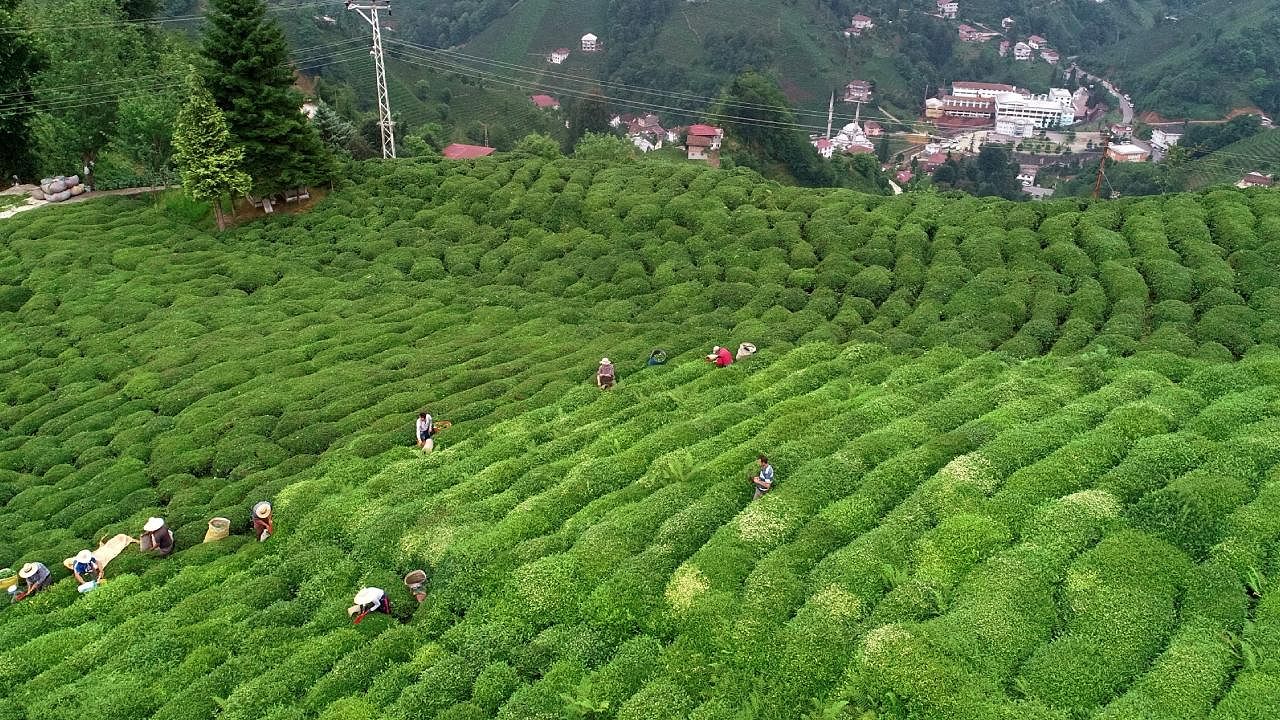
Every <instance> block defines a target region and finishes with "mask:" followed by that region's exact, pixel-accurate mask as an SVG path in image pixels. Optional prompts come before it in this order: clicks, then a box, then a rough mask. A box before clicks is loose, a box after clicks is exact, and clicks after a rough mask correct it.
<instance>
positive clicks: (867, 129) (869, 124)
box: [862, 120, 884, 137]
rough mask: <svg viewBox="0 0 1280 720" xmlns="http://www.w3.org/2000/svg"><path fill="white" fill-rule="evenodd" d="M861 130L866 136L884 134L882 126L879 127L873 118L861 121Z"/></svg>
mask: <svg viewBox="0 0 1280 720" xmlns="http://www.w3.org/2000/svg"><path fill="white" fill-rule="evenodd" d="M862 132H864V133H866V134H867V137H880V136H881V135H883V134H884V128H882V127H880V123H878V122H876V121H875V120H868V121H866V122H864V123H862Z"/></svg>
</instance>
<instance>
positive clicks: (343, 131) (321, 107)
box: [314, 100, 356, 153]
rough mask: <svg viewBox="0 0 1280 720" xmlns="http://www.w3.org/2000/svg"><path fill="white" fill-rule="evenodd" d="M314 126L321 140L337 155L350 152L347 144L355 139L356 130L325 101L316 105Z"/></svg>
mask: <svg viewBox="0 0 1280 720" xmlns="http://www.w3.org/2000/svg"><path fill="white" fill-rule="evenodd" d="M314 124H315V126H316V132H318V133H320V140H321V141H322V142H324V144H325V145H326V146H328V148H329V149H330V150H332V151H333V152H335V153H346V152H348V150H347V143H349V142H351V139H352V138H353V137H355V135H356V129H355V127H354V126H353V125H352V124H351V123H349V122H347V121H346V120H345V119H344V118H343V117H342V116H341V115H339V114H338V111H337V110H334V109H333V108H331V107H329V104H328V103H326V102H325V101H323V100H321V101H319V102H317V103H316V116H315V119H314Z"/></svg>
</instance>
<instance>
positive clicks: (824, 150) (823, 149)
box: [813, 138, 835, 160]
mask: <svg viewBox="0 0 1280 720" xmlns="http://www.w3.org/2000/svg"><path fill="white" fill-rule="evenodd" d="M813 146H814V147H815V148H817V149H818V154H819V155H821V156H822V157H824V158H827V159H828V160H829V159H831V154H832V152H833V151H834V149H835V145H833V144H832V143H831V141H830V140H828V139H827V138H818V139H817V140H814V141H813Z"/></svg>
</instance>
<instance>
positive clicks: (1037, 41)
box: [1027, 35, 1049, 50]
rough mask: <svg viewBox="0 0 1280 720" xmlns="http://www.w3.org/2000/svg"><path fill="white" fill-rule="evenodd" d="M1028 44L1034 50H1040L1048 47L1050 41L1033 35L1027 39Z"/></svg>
mask: <svg viewBox="0 0 1280 720" xmlns="http://www.w3.org/2000/svg"><path fill="white" fill-rule="evenodd" d="M1027 44H1028V45H1030V46H1031V49H1032V50H1039V49H1040V48H1042V47H1045V46H1046V45H1048V44H1049V41H1048V40H1045V39H1044V38H1042V37H1040V36H1039V35H1032V36H1031V37H1029V38H1027Z"/></svg>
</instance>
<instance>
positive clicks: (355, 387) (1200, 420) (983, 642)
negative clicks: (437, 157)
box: [0, 157, 1280, 720]
mask: <svg viewBox="0 0 1280 720" xmlns="http://www.w3.org/2000/svg"><path fill="white" fill-rule="evenodd" d="M1277 237H1280V195H1277V194H1276V193H1266V192H1260V191H1250V192H1237V191H1234V190H1219V191H1214V192H1211V193H1208V194H1202V195H1178V196H1169V197H1163V198H1158V199H1144V200H1140V201H1119V202H1112V203H1092V204H1090V203H1087V202H1083V201H1057V202H1045V203H1036V204H1028V203H1022V204H1013V203H1007V202H1003V201H993V200H979V199H975V198H960V197H950V196H940V195H936V194H928V193H916V194H910V195H902V196H897V197H894V198H882V197H872V196H865V195H859V194H856V193H852V192H848V191H818V190H803V189H797V188H791V187H784V186H780V185H777V184H774V183H766V182H762V181H760V179H759V178H758V177H757V176H755V175H753V174H751V173H749V172H746V171H734V172H717V171H712V170H709V169H706V168H699V167H695V166H692V165H682V164H665V163H642V164H631V165H618V166H606V165H603V164H594V163H587V162H583V161H578V160H569V159H558V160H553V161H546V160H541V159H536V158H521V157H508V158H507V159H501V160H499V159H487V160H483V161H478V162H476V163H475V164H449V163H445V162H430V161H418V162H414V161H397V162H391V163H385V164H376V163H368V164H364V165H361V166H357V168H356V170H355V171H354V175H353V176H352V177H351V178H349V180H348V181H347V182H345V183H344V184H343V186H341V187H340V188H339V189H337V190H336V191H335V192H334V193H333V194H332V195H330V196H329V197H328V198H327V199H326V200H324V201H323V202H322V203H321V204H320V205H319V206H318V207H316V208H315V209H314V210H313V211H311V212H309V213H307V214H304V215H298V216H281V217H274V218H271V219H269V220H265V221H257V222H252V223H247V224H245V225H243V226H241V227H240V228H238V229H235V230H233V231H230V232H228V233H226V234H224V235H220V236H213V235H211V234H210V230H209V221H208V218H207V217H203V216H202V215H201V213H200V212H199V209H198V208H195V209H193V208H190V207H188V206H186V205H185V204H183V203H182V202H180V201H176V200H170V201H168V202H166V203H164V204H162V205H158V206H157V205H153V204H151V203H149V202H144V201H137V200H125V199H106V200H100V201H95V202H88V203H83V204H79V205H72V206H67V207H59V208H47V209H43V210H36V211H32V212H28V213H24V214H22V215H20V216H17V217H15V218H13V219H10V220H7V221H3V222H0V285H3V287H0V367H3V369H4V371H5V372H4V373H3V375H0V392H2V393H3V397H4V405H3V406H2V407H0V563H6V564H15V563H18V564H20V563H22V562H25V561H30V560H42V561H44V562H45V563H47V564H49V565H50V566H51V567H54V569H55V571H56V577H57V580H58V582H57V583H56V584H55V585H54V587H53V588H52V589H50V590H48V591H46V592H43V593H41V594H38V595H35V596H34V597H32V598H30V599H28V600H24V601H22V602H20V603H18V604H16V605H13V606H9V607H4V608H2V609H0V695H3V696H4V697H5V698H6V701H5V702H4V703H0V718H4V719H5V720H35V719H36V718H41V719H44V718H68V719H70V718H76V719H77V720H85V719H89V718H102V719H103V720H106V719H107V718H112V719H117V718H126V717H127V718H157V719H159V718H166V719H167V718H172V719H174V720H178V719H183V720H185V719H187V718H195V717H211V716H217V717H221V718H226V719H228V720H237V719H241V718H245V719H248V718H255V719H257V718H269V719H271V720H285V719H289V720H298V719H303V718H323V719H324V720H339V719H341V720H357V719H360V720H371V719H374V718H378V719H382V718H386V719H387V720H392V719H395V720H401V719H404V720H407V719H409V718H415V719H416V718H441V719H442V720H443V719H449V720H462V719H464V718H477V719H478V718H485V717H499V718H511V719H512V720H515V719H517V718H519V719H520V720H528V719H530V718H547V719H548V720H550V719H553V718H563V717H595V718H613V717H616V718H625V719H627V720H631V719H634V720H640V719H641V718H644V719H645V720H653V719H655V718H671V719H673V720H674V719H675V718H699V719H703V718H800V717H842V716H847V717H877V718H907V717H911V718H962V717H963V718H1009V719H1010V720H1012V719H1013V718H1020V719H1021V718H1046V719H1049V718H1052V719H1056V720H1067V719H1068V718H1081V717H1097V718H1107V719H1110V718H1115V719H1117V720H1118V719H1120V718H1134V717H1161V718H1163V717H1178V718H1213V719H1214V720H1228V719H1232V720H1234V719H1244V718H1260V717H1269V716H1274V715H1275V714H1276V713H1277V712H1280V694H1278V693H1277V688H1278V687H1280V664H1278V663H1280V602H1278V601H1280V593H1277V592H1276V591H1275V589H1274V588H1275V578H1277V577H1280V473H1278V472H1277V470H1276V469H1275V468H1276V465H1277V463H1278V462H1280V442H1277V440H1278V438H1277V433H1278V432H1280V390H1277V385H1278V379H1280V352H1278V351H1277V349H1276V347H1275V345H1276V342H1277V338H1280V276H1278V275H1277V272H1278V271H1277V270H1276V267H1277V259H1280V241H1278V240H1277V239H1276V238H1277ZM743 341H749V342H753V343H755V344H757V345H758V346H759V347H760V353H759V354H757V355H756V356H755V357H752V358H750V359H748V360H745V361H742V362H739V363H736V364H734V365H733V366H731V367H728V368H725V369H714V368H712V367H710V366H708V365H707V364H706V363H705V362H704V361H703V359H702V355H703V354H704V353H706V352H707V351H708V350H709V349H710V348H711V346H712V345H717V344H719V345H734V346H736V345H737V343H739V342H743ZM654 347H663V348H666V349H667V350H668V351H669V354H670V356H671V359H670V361H669V362H668V363H667V364H666V365H662V366H657V367H646V366H645V363H644V360H645V358H646V357H648V355H649V351H650V350H651V349H652V348H654ZM606 355H607V356H608V357H610V358H611V359H613V361H614V363H615V365H616V366H617V367H618V373H619V380H620V384H619V385H618V386H617V387H616V388H614V389H613V390H611V391H608V392H602V391H600V390H597V389H596V388H595V387H594V385H593V384H592V383H591V375H592V372H593V371H594V368H595V365H596V362H597V361H598V360H599V358H600V357H601V356H606ZM424 408H425V409H429V410H431V411H432V412H433V413H434V414H435V416H436V417H437V418H441V419H449V420H452V421H453V422H454V425H453V427H452V428H450V429H448V430H445V431H443V432H442V433H441V434H440V436H439V438H438V439H439V441H440V443H441V447H440V449H438V450H437V451H436V452H435V453H433V454H431V455H427V456H423V455H420V454H418V453H417V452H416V451H414V450H412V449H411V447H410V443H411V441H410V433H411V430H412V423H413V416H414V414H415V413H416V412H417V411H418V410H420V409H424ZM760 452H766V453H768V454H769V455H770V457H771V459H772V461H773V464H774V466H775V467H776V468H777V473H778V476H777V477H778V482H777V485H776V487H775V489H774V490H773V491H772V492H770V493H769V494H767V495H766V496H765V497H764V498H763V499H761V500H759V501H756V502H752V501H751V499H750V498H751V491H750V488H749V486H748V484H747V481H746V474H747V470H748V467H749V466H750V465H751V463H752V462H753V461H754V459H755V457H756V454H757V453H760ZM263 498H270V499H272V500H273V501H274V503H275V506H276V512H277V535H276V536H275V537H273V538H271V539H270V540H269V541H267V542H266V543H257V542H253V541H250V540H249V538H248V537H247V533H246V528H245V526H246V525H247V522H248V518H247V514H248V510H249V507H250V506H251V505H252V504H253V503H254V502H256V501H258V500H260V499H263ZM153 514H160V515H164V516H165V517H166V518H168V520H169V522H170V524H171V525H172V526H173V527H174V528H175V531H176V535H177V546H178V549H177V552H176V553H175V554H174V555H173V556H172V557H170V558H167V559H151V558H144V557H141V556H139V555H138V554H137V553H136V552H126V554H125V555H123V556H122V557H121V558H119V559H117V560H115V561H114V562H113V563H112V564H111V566H110V567H109V568H108V572H107V576H108V579H107V581H106V583H105V584H104V585H102V586H101V587H99V588H97V589H95V590H93V591H91V592H90V593H88V594H87V595H83V596H78V595H77V593H76V588H75V583H74V581H73V580H71V579H69V578H67V577H66V573H65V572H63V571H62V570H61V568H60V567H59V563H60V561H61V559H62V558H64V557H67V556H69V555H71V554H74V553H75V552H76V551H77V550H79V549H80V548H81V547H83V546H86V545H89V544H91V543H93V542H94V541H96V540H97V539H98V538H99V537H101V536H103V535H106V534H110V533H115V532H130V533H136V532H137V531H138V527H139V526H140V525H141V523H142V522H143V520H144V519H145V518H147V517H148V516H150V515H153ZM215 515H222V516H226V517H228V518H231V519H232V520H233V535H232V537H231V538H229V539H226V540H223V541H220V542H216V543H211V544H200V540H201V538H202V536H203V534H204V529H205V523H206V521H207V520H208V518H209V517H211V516H215ZM15 566H16V565H15ZM414 568H423V569H425V570H426V571H427V572H428V574H429V576H430V579H429V583H428V597H427V600H426V602H425V603H423V604H422V605H421V606H418V605H416V604H415V603H414V602H413V601H412V600H411V599H410V598H409V596H408V594H407V593H406V591H405V590H404V588H403V586H402V585H401V583H400V577H401V576H402V575H403V574H404V573H406V572H408V571H409V570H411V569H414ZM362 585H374V586H377V587H382V588H386V589H387V590H388V591H389V592H390V596H391V606H392V615H391V616H389V617H388V616H381V615H375V616H371V617H369V618H367V619H366V620H365V621H364V622H362V623H361V624H359V625H357V626H352V625H351V624H350V621H349V620H348V619H347V616H346V613H345V612H344V610H345V608H346V607H347V605H348V604H349V603H350V600H351V597H352V594H353V593H354V592H355V590H356V589H357V588H359V587H360V586H362ZM842 713H843V715H842Z"/></svg>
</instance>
